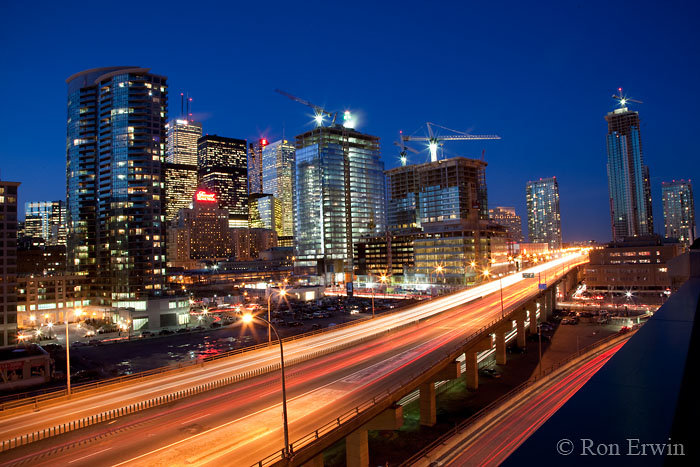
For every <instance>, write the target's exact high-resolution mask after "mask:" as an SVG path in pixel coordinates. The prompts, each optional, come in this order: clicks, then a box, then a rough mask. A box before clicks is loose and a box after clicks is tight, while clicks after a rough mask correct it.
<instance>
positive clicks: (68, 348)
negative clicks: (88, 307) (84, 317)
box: [66, 308, 83, 396]
mask: <svg viewBox="0 0 700 467" xmlns="http://www.w3.org/2000/svg"><path fill="white" fill-rule="evenodd" d="M75 313H76V314H77V315H78V316H80V315H81V314H83V310H82V309H80V308H78V309H77V310H75ZM66 391H67V394H68V395H69V396H70V340H69V337H68V312H67V311H66Z"/></svg>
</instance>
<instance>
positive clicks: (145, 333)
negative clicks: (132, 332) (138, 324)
mask: <svg viewBox="0 0 700 467" xmlns="http://www.w3.org/2000/svg"><path fill="white" fill-rule="evenodd" d="M153 336H155V334H154V333H152V332H151V331H142V332H141V337H153Z"/></svg>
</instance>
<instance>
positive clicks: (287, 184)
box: [262, 139, 296, 247]
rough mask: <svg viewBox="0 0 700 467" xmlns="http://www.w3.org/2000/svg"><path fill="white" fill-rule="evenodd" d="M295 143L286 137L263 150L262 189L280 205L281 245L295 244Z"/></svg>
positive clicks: (279, 240) (279, 236) (279, 239)
mask: <svg viewBox="0 0 700 467" xmlns="http://www.w3.org/2000/svg"><path fill="white" fill-rule="evenodd" d="M295 151H296V150H295V148H294V144H292V143H290V142H289V141H287V140H286V139H282V140H279V141H275V142H273V143H270V144H267V145H265V147H263V150H262V191H263V193H267V194H270V195H272V196H274V198H275V202H276V203H277V204H278V205H279V210H280V217H281V219H280V222H281V228H280V229H279V230H278V231H277V238H278V242H279V245H280V246H288V247H291V246H294V173H295Z"/></svg>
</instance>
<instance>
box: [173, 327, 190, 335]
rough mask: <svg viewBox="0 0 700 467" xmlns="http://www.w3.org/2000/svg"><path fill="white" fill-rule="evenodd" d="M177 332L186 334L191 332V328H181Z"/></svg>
mask: <svg viewBox="0 0 700 467" xmlns="http://www.w3.org/2000/svg"><path fill="white" fill-rule="evenodd" d="M175 332H177V333H178V334H184V333H186V332H190V330H189V329H188V328H180V329H178V330H177V331H175Z"/></svg>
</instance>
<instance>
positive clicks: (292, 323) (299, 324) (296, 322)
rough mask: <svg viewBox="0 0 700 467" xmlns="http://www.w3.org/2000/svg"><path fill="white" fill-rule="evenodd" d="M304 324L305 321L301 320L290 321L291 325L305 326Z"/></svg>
mask: <svg viewBox="0 0 700 467" xmlns="http://www.w3.org/2000/svg"><path fill="white" fill-rule="evenodd" d="M303 325H304V323H302V322H301V321H292V322H290V323H289V326H291V327H297V326H303Z"/></svg>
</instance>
